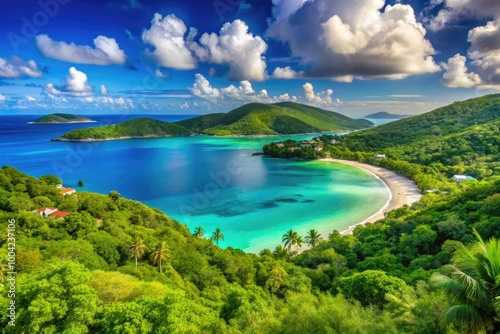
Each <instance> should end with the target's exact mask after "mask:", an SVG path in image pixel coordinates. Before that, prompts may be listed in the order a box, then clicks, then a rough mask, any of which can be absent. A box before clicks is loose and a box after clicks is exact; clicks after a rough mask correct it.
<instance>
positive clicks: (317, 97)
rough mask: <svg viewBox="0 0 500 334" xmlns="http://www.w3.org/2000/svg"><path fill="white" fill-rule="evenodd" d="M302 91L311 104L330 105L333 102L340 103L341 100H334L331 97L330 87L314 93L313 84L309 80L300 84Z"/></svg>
mask: <svg viewBox="0 0 500 334" xmlns="http://www.w3.org/2000/svg"><path fill="white" fill-rule="evenodd" d="M302 91H303V92H304V98H305V100H306V101H307V102H309V103H311V104H313V105H316V106H329V105H332V104H333V103H334V102H335V104H337V105H338V104H341V101H340V100H339V99H335V100H334V99H333V98H332V94H333V90H331V89H327V90H324V91H322V92H320V93H315V92H314V87H313V85H312V84H311V83H309V82H306V83H305V84H304V85H303V86H302Z"/></svg>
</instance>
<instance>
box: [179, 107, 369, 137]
mask: <svg viewBox="0 0 500 334" xmlns="http://www.w3.org/2000/svg"><path fill="white" fill-rule="evenodd" d="M177 124H179V125H182V126H185V127H187V128H189V129H190V130H192V131H195V132H198V133H204V134H209V135H217V136H224V135H276V134H298V133H315V132H323V131H341V130H359V129H363V128H367V127H370V126H373V123H371V122H369V121H367V120H354V119H351V118H349V117H347V116H344V115H341V114H338V113H335V112H331V111H327V110H323V109H319V108H315V107H311V106H306V105H302V104H298V103H291V102H283V103H276V104H262V103H249V104H246V105H244V106H241V107H239V108H236V109H234V110H232V111H230V112H229V113H227V114H211V115H204V116H199V117H195V118H192V119H188V120H184V121H180V122H177Z"/></svg>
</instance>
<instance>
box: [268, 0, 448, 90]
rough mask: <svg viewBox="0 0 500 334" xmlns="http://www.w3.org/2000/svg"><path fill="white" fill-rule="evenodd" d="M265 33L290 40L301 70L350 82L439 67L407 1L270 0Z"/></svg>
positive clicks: (432, 69)
mask: <svg viewBox="0 0 500 334" xmlns="http://www.w3.org/2000/svg"><path fill="white" fill-rule="evenodd" d="M273 4H274V8H273V13H274V21H272V22H271V23H270V26H269V30H268V34H269V36H271V37H274V38H277V39H279V40H281V41H283V42H285V43H286V44H288V45H289V47H290V50H291V53H292V55H293V56H295V57H299V58H300V59H301V62H302V65H304V67H305V68H306V69H307V70H306V71H305V72H304V76H311V77H330V78H337V79H338V80H340V81H345V82H349V81H351V80H352V79H353V77H358V78H387V79H402V78H405V77H408V76H410V75H419V74H424V73H432V72H436V71H439V70H440V68H439V66H438V65H437V64H436V63H435V62H434V59H433V57H432V56H433V55H434V54H435V51H434V49H433V47H432V45H431V43H430V42H429V41H428V40H427V39H426V38H425V34H426V30H425V28H424V27H423V26H422V25H421V24H420V23H418V22H417V20H416V18H415V13H414V11H413V9H412V7H411V6H409V5H402V4H395V5H393V6H391V5H387V6H384V4H385V1H384V0H353V1H348V2H346V1H330V0H309V1H301V0H293V1H290V2H289V1H285V0H274V1H273Z"/></svg>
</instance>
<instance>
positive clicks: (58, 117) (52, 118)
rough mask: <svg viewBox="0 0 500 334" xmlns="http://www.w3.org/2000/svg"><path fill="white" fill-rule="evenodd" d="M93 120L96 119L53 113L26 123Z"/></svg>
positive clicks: (86, 121)
mask: <svg viewBox="0 0 500 334" xmlns="http://www.w3.org/2000/svg"><path fill="white" fill-rule="evenodd" d="M93 122H96V121H94V120H92V119H90V118H87V117H83V116H78V115H73V114H61V113H55V114H50V115H45V116H42V117H40V118H37V119H36V120H34V121H33V122H28V124H64V123H93Z"/></svg>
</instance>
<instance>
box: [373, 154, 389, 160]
mask: <svg viewBox="0 0 500 334" xmlns="http://www.w3.org/2000/svg"><path fill="white" fill-rule="evenodd" d="M373 158H375V159H385V158H387V157H386V156H385V154H377V155H376V156H374V157H373Z"/></svg>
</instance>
